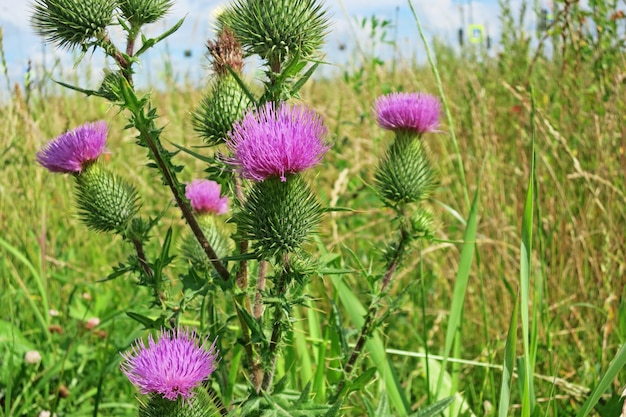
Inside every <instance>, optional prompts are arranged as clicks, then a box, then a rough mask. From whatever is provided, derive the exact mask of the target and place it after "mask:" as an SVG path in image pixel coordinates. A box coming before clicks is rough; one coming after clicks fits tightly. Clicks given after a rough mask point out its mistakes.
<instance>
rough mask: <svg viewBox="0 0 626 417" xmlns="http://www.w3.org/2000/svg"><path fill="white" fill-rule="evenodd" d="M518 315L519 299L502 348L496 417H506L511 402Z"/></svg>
mask: <svg viewBox="0 0 626 417" xmlns="http://www.w3.org/2000/svg"><path fill="white" fill-rule="evenodd" d="M518 314H519V299H518V300H516V302H515V308H514V309H513V313H512V314H511V322H510V324H509V331H508V333H507V335H506V345H505V346H504V366H503V368H502V384H500V403H499V404H498V417H506V416H507V415H508V413H509V403H510V400H511V382H512V381H513V373H514V372H515V346H516V345H517V315H518Z"/></svg>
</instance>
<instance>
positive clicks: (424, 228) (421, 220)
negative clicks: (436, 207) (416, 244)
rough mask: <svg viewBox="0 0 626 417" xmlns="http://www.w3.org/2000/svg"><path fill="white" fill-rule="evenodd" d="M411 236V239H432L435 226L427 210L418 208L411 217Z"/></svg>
mask: <svg viewBox="0 0 626 417" xmlns="http://www.w3.org/2000/svg"><path fill="white" fill-rule="evenodd" d="M410 224H411V235H412V237H413V238H425V239H432V238H433V236H434V233H435V229H436V228H437V225H436V224H435V220H434V219H433V213H432V211H430V210H429V209H424V208H420V209H418V210H416V211H415V213H413V214H412V215H411V218H410Z"/></svg>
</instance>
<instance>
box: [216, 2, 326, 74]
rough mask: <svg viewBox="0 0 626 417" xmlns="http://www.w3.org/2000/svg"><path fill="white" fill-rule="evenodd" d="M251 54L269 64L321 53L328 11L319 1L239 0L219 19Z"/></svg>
mask: <svg viewBox="0 0 626 417" xmlns="http://www.w3.org/2000/svg"><path fill="white" fill-rule="evenodd" d="M219 20H220V22H221V23H222V25H224V26H227V27H230V28H231V29H232V30H233V32H235V36H236V37H237V38H238V39H239V41H240V42H241V43H242V45H243V48H244V50H245V51H246V52H247V53H248V54H257V55H259V56H260V57H261V58H263V59H265V60H266V61H267V62H269V63H276V62H278V63H280V62H284V61H285V60H286V59H289V58H291V57H293V56H295V55H296V54H299V55H300V56H301V57H305V58H306V57H308V56H310V55H312V54H313V53H314V52H315V51H317V50H318V49H319V48H320V47H321V46H322V44H323V42H324V37H325V36H326V34H327V32H328V26H329V22H328V12H327V11H326V9H325V8H324V7H323V2H321V1H319V0H236V1H235V2H234V3H233V5H232V6H231V7H230V8H228V9H226V10H225V11H224V13H222V14H221V15H220V17H219Z"/></svg>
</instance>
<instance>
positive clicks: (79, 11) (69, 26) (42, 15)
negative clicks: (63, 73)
mask: <svg viewBox="0 0 626 417" xmlns="http://www.w3.org/2000/svg"><path fill="white" fill-rule="evenodd" d="M33 6H34V8H33V9H34V10H33V16H32V18H31V23H32V25H33V27H34V28H35V31H36V32H37V33H38V34H39V35H40V36H43V37H44V38H46V41H47V42H51V43H55V44H57V45H58V46H59V47H62V48H74V47H77V46H80V47H82V48H87V47H88V46H89V45H90V44H91V43H93V41H94V40H96V39H98V38H100V37H102V36H103V34H104V31H105V29H106V27H107V26H108V25H110V24H111V21H112V19H113V10H114V9H115V7H116V6H117V1H115V0H81V1H77V0H35V2H34V5H33Z"/></svg>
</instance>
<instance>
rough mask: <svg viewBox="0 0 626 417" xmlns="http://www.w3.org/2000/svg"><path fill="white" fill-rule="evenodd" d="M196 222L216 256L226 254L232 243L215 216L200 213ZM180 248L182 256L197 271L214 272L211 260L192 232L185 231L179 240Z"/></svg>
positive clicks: (229, 251) (224, 255)
mask: <svg viewBox="0 0 626 417" xmlns="http://www.w3.org/2000/svg"><path fill="white" fill-rule="evenodd" d="M198 222H199V223H200V228H201V229H202V232H203V233H204V236H205V237H206V238H207V240H208V242H209V244H210V245H211V247H212V248H213V250H214V251H215V254H216V255H217V256H218V258H224V257H226V256H228V255H229V254H230V253H231V251H232V250H233V244H232V241H231V240H230V239H229V238H228V237H227V236H226V230H224V228H223V227H220V224H219V223H218V221H217V219H216V217H215V216H212V215H201V216H199V218H198ZM180 249H181V253H182V255H183V257H184V258H185V259H186V260H187V261H188V262H189V263H190V264H191V266H192V267H193V268H195V269H196V270H197V271H198V272H200V271H207V272H215V269H214V268H213V265H212V264H211V261H210V260H209V258H207V256H206V252H205V251H204V249H203V248H202V246H200V243H198V240H197V239H196V237H195V236H194V235H193V233H187V234H186V235H185V237H184V238H183V240H182V242H181V245H180Z"/></svg>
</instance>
